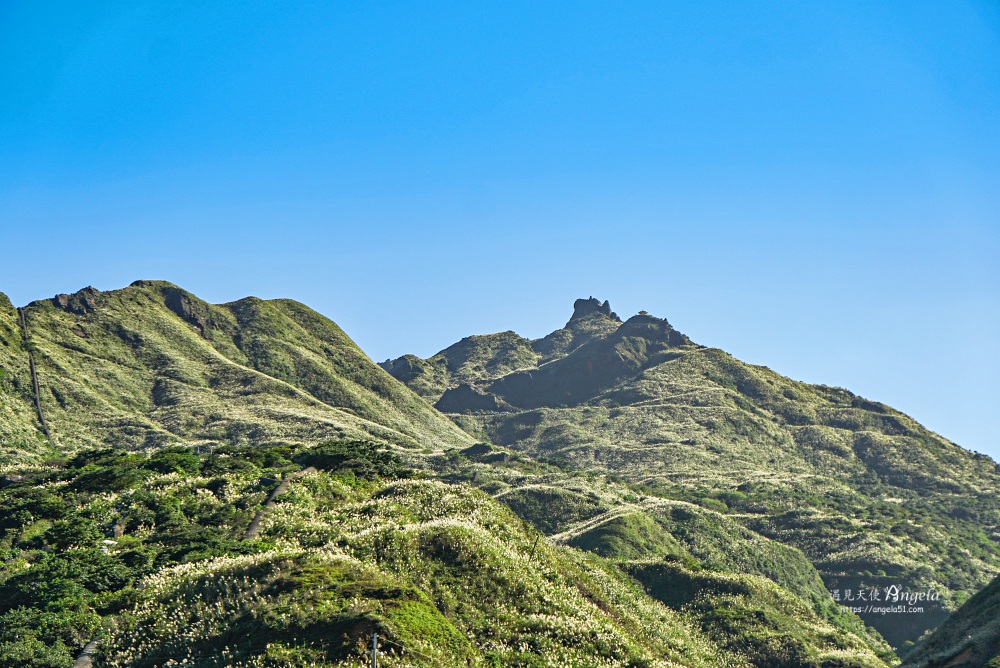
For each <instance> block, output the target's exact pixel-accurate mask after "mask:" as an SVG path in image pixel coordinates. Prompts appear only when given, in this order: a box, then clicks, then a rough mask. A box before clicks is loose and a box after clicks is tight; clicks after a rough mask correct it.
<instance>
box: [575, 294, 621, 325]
mask: <svg viewBox="0 0 1000 668" xmlns="http://www.w3.org/2000/svg"><path fill="white" fill-rule="evenodd" d="M592 313H600V314H601V315H604V316H607V317H608V318H610V319H612V320H614V321H615V322H621V318H619V317H618V314H617V313H615V312H614V311H612V310H611V304H610V303H609V302H608V300H604V302H603V303H602V302H601V300H600V299H595V298H594V297H593V296H591V297H588V298H587V299H577V300H576V301H575V302H573V316H572V317H571V318H570V322H572V321H573V320H578V319H580V318H584V317H586V316H588V315H590V314H592Z"/></svg>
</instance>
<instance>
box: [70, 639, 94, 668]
mask: <svg viewBox="0 0 1000 668" xmlns="http://www.w3.org/2000/svg"><path fill="white" fill-rule="evenodd" d="M98 642H100V640H98V639H97V638H94V639H93V640H91V641H90V642H88V643H87V644H86V645H84V647H83V650H81V651H80V653H79V654H78V655H77V657H76V663H74V664H73V668H91V667H92V666H93V665H94V652H95V651H97V643H98Z"/></svg>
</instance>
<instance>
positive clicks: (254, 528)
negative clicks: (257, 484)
mask: <svg viewBox="0 0 1000 668" xmlns="http://www.w3.org/2000/svg"><path fill="white" fill-rule="evenodd" d="M315 472H316V469H315V468H313V467H312V466H310V467H307V468H304V469H302V470H301V471H296V472H295V473H290V474H288V476H287V477H286V478H285V479H284V480H282V481H281V482H280V483H279V484H278V486H277V487H275V488H274V491H272V492H271V494H270V496H268V497H267V501H265V502H264V507H263V508H261V509H260V512H259V513H257V515H256V517H254V518H253V521H252V522H250V526H249V527H248V528H247V532H246V534H245V535H244V536H243V538H244V539H250V538H256V537H257V534H258V533H260V523H261V522H262V521H264V514H265V513H266V512H267V509H268V508H270V507H271V506H273V505H274V501H275V499H277V498H278V497H279V496H281V495H282V494H284V493H285V491H286V490H288V487H289V486H290V485H291V484H292V483H293V482H294V481H295V479H296V478H301V477H302V476H304V475H305V474H307V473H315Z"/></svg>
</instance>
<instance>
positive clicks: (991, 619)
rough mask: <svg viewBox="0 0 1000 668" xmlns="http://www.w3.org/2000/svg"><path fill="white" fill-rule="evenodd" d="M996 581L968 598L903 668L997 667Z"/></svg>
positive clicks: (999, 584)
mask: <svg viewBox="0 0 1000 668" xmlns="http://www.w3.org/2000/svg"><path fill="white" fill-rule="evenodd" d="M998 612H1000V578H997V579H995V580H993V582H991V583H990V584H989V585H988V586H987V587H986V588H985V589H983V590H982V591H980V592H979V593H978V594H976V595H975V596H973V597H972V598H970V599H969V600H968V601H966V602H965V604H964V605H963V606H962V607H961V608H959V609H958V610H957V611H956V612H955V614H954V615H952V616H951V617H949V618H948V619H947V620H946V621H945V623H944V624H942V625H941V627H940V628H939V629H937V630H936V631H935V632H934V633H933V634H932V635H931V636H930V637H929V638H927V639H926V640H925V641H924V642H923V643H921V646H920V648H919V649H918V650H917V651H915V652H913V654H912V655H910V656H909V657H907V660H906V662H905V663H904V665H903V668H945V667H946V666H947V668H997V667H998V666H1000V616H998Z"/></svg>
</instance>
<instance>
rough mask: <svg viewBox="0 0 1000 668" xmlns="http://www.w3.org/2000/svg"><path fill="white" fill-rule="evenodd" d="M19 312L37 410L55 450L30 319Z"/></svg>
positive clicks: (21, 309) (39, 420)
mask: <svg viewBox="0 0 1000 668" xmlns="http://www.w3.org/2000/svg"><path fill="white" fill-rule="evenodd" d="M17 312H18V313H19V314H20V315H21V331H22V332H23V333H24V347H25V348H26V349H27V350H28V367H29V368H30V369H31V387H32V388H33V391H34V395H35V410H36V411H38V422H39V423H40V424H41V425H42V432H43V433H44V434H45V438H47V439H49V445H51V446H52V449H53V450H54V449H55V448H56V441H55V439H54V438H52V432H50V431H49V425H48V424H47V423H46V422H45V414H44V413H42V397H41V394H39V392H38V373H37V372H36V371H35V354H34V353H33V352H32V351H31V341H30V340H29V338H28V321H27V319H26V318H25V317H24V309H23V308H19V309H17Z"/></svg>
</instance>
